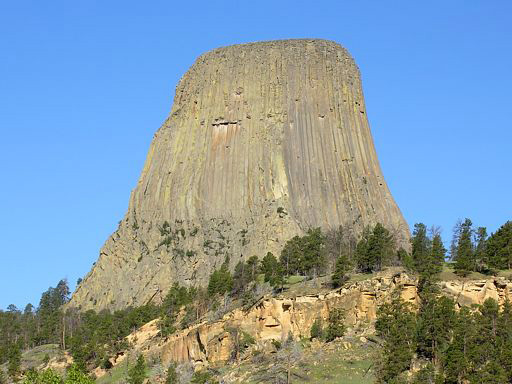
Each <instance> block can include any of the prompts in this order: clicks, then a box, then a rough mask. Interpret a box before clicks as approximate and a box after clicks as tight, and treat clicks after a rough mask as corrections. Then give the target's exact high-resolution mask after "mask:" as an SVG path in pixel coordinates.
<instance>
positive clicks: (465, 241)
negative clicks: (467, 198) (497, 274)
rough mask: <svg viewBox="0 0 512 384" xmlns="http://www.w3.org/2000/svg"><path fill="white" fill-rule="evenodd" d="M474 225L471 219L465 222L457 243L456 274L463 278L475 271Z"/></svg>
mask: <svg viewBox="0 0 512 384" xmlns="http://www.w3.org/2000/svg"><path fill="white" fill-rule="evenodd" d="M471 226H472V223H471V220H470V219H466V220H464V222H463V223H462V225H461V231H460V236H459V239H458V243H457V255H456V259H455V266H454V268H455V273H457V274H459V275H461V276H467V275H469V273H470V272H471V271H473V270H475V258H474V250H473V243H472V241H471V238H472V235H473V229H472V228H471Z"/></svg>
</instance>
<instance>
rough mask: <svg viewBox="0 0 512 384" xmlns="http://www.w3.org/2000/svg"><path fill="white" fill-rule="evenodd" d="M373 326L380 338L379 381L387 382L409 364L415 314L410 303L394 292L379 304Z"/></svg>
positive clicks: (413, 345) (414, 332)
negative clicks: (389, 299) (391, 296)
mask: <svg viewBox="0 0 512 384" xmlns="http://www.w3.org/2000/svg"><path fill="white" fill-rule="evenodd" d="M375 329H376V331H377V335H378V336H380V337H381V338H382V339H383V346H382V349H383V351H382V355H381V356H382V357H381V360H380V361H379V367H378V369H377V378H378V382H379V383H389V382H391V381H392V380H394V379H396V378H397V377H398V376H399V375H400V374H401V373H403V372H404V371H406V370H408V369H409V368H410V365H411V361H412V357H413V355H414V351H415V349H416V318H415V315H414V313H413V312H412V310H411V308H410V306H409V305H408V304H407V303H404V302H403V301H402V300H401V299H400V297H399V295H395V297H394V298H393V300H392V301H391V302H390V303H385V304H383V305H381V306H380V307H379V309H378V312H377V321H376V323H375Z"/></svg>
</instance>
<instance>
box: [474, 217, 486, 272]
mask: <svg viewBox="0 0 512 384" xmlns="http://www.w3.org/2000/svg"><path fill="white" fill-rule="evenodd" d="M475 235H476V247H475V257H474V259H475V266H474V270H475V271H478V272H487V270H488V268H489V260H488V258H487V229H486V228H485V227H478V228H477V230H476V233H475Z"/></svg>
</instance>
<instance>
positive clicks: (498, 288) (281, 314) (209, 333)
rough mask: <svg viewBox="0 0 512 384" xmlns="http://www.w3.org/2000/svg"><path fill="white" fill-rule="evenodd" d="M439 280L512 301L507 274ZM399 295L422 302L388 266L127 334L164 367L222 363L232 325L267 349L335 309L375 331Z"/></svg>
mask: <svg viewBox="0 0 512 384" xmlns="http://www.w3.org/2000/svg"><path fill="white" fill-rule="evenodd" d="M439 285H440V288H441V293H442V294H443V295H446V296H448V297H451V298H453V299H454V301H455V303H456V304H457V306H458V307H462V306H471V305H472V304H483V302H484V301H485V300H486V299H488V298H492V299H494V300H496V301H497V302H498V303H499V304H503V303H504V302H505V300H507V299H508V300H512V282H511V281H510V280H507V279H504V278H490V279H486V280H465V281H464V280H463V281H461V280H454V281H443V282H441V283H439ZM394 294H399V295H400V296H401V297H402V299H403V300H405V301H406V302H409V303H410V304H411V305H413V307H416V308H417V307H418V305H419V297H418V293H417V280H416V279H415V278H413V277H411V276H409V275H407V274H405V273H403V272H400V271H397V272H393V271H385V272H383V273H380V274H379V275H378V276H376V277H374V278H371V279H369V280H364V281H359V282H354V283H351V284H349V285H347V286H346V287H344V288H341V289H337V290H333V291H330V292H326V293H323V294H311V295H304V296H297V297H292V298H286V297H266V298H263V299H261V300H260V301H259V302H258V303H256V304H255V305H254V306H252V307H251V308H249V309H246V310H243V309H236V310H234V311H232V312H229V313H227V314H226V315H225V316H224V317H223V318H222V319H220V320H218V321H214V322H206V321H205V322H202V323H200V324H196V325H194V326H191V327H189V328H187V329H184V330H182V331H179V332H176V333H175V334H173V335H171V336H169V337H168V338H165V339H162V338H161V337H159V330H158V326H157V322H158V320H154V321H152V322H150V323H148V324H146V325H145V326H143V327H142V328H141V329H140V330H138V331H137V332H136V333H134V334H132V335H130V336H128V340H129V341H130V342H134V341H135V340H136V342H135V350H134V351H132V355H134V356H135V355H136V354H137V353H144V354H145V355H146V356H153V357H154V358H155V359H157V360H159V361H161V362H162V363H163V365H164V366H167V365H168V363H169V362H171V361H174V362H178V363H183V362H188V361H191V362H193V363H194V364H196V365H200V366H201V365H203V366H204V365H208V364H210V363H222V362H226V361H228V360H229V359H231V358H232V353H233V350H234V338H233V333H232V330H233V329H238V330H240V331H244V332H246V333H248V334H249V335H251V336H252V337H253V338H254V339H255V341H256V344H255V346H254V347H253V348H255V349H264V348H265V346H267V347H268V346H269V345H271V343H266V342H270V341H271V340H280V341H283V340H285V339H286V338H288V337H289V335H290V334H291V335H292V336H293V338H294V339H301V338H309V337H310V331H311V326H312V324H313V322H314V321H315V319H317V318H321V319H323V320H324V322H325V321H326V320H327V318H328V315H329V310H330V309H331V308H343V309H344V310H345V313H346V324H347V326H348V333H349V334H351V335H355V336H357V337H361V336H363V337H364V336H369V335H372V334H374V332H375V329H374V323H375V320H376V315H377V308H378V307H379V306H380V305H382V304H383V303H385V302H386V301H388V300H390V298H391V296H392V295H394ZM124 358H126V355H120V356H119V357H118V359H117V360H116V361H113V362H114V364H115V365H117V364H119V363H120V362H122V361H123V360H124ZM97 373H98V374H102V373H103V372H101V371H98V372H97Z"/></svg>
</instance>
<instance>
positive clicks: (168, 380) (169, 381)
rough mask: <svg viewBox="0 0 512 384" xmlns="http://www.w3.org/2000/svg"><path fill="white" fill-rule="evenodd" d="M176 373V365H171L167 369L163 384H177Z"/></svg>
mask: <svg viewBox="0 0 512 384" xmlns="http://www.w3.org/2000/svg"><path fill="white" fill-rule="evenodd" d="M178 383H179V381H178V373H177V372H176V364H174V363H171V365H169V368H167V374H166V377H165V384H178Z"/></svg>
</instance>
